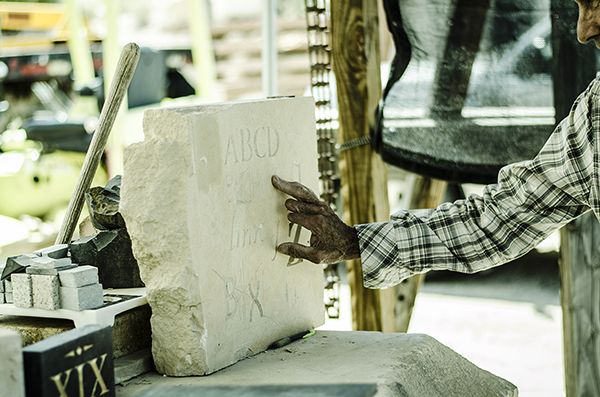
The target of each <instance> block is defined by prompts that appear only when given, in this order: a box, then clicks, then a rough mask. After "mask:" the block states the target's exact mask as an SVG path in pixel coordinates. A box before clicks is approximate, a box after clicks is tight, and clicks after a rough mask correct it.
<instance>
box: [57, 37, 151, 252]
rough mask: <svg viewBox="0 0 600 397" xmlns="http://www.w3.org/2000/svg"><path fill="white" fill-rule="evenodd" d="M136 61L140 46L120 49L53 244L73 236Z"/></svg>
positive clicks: (133, 45)
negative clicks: (96, 125) (106, 93)
mask: <svg viewBox="0 0 600 397" xmlns="http://www.w3.org/2000/svg"><path fill="white" fill-rule="evenodd" d="M139 59H140V47H139V46H138V45H137V44H135V43H129V44H127V45H126V46H125V47H124V48H123V50H122V52H121V56H120V58H119V62H118V63H117V68H116V71H115V75H114V78H113V81H112V83H111V85H110V90H109V92H108V96H107V98H106V102H105V103H104V106H103V107H102V112H100V118H99V120H98V128H97V129H96V131H95V132H94V136H93V138H92V142H91V143H90V147H89V149H88V151H87V154H86V156H85V160H84V162H83V167H82V168H81V172H80V174H79V179H77V184H76V185H75V191H74V192H73V196H72V197H71V201H70V202H69V206H68V207H67V213H66V214H65V217H64V219H63V223H62V225H61V227H60V230H59V232H58V236H57V237H56V244H66V243H68V242H69V241H70V240H71V237H73V232H74V231H75V227H76V226H77V222H78V220H79V216H80V215H81V209H82V207H83V202H84V200H85V192H86V190H87V189H89V188H90V185H91V184H92V180H93V179H94V175H95V174H96V170H97V169H98V164H99V163H100V159H101V158H102V154H103V153H104V148H105V147H106V142H107V141H108V137H109V135H110V131H111V129H112V126H113V124H114V122H115V119H116V117H117V113H118V112H119V108H120V107H121V103H122V102H123V98H124V97H125V94H126V93H127V88H128V87H129V83H130V82H131V78H132V77H133V73H134V72H135V68H136V66H137V63H138V60H139Z"/></svg>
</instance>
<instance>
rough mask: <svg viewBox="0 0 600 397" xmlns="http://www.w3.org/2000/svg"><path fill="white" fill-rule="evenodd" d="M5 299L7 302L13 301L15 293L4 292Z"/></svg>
mask: <svg viewBox="0 0 600 397" xmlns="http://www.w3.org/2000/svg"><path fill="white" fill-rule="evenodd" d="M4 300H5V301H6V303H13V294H12V292H5V293H4Z"/></svg>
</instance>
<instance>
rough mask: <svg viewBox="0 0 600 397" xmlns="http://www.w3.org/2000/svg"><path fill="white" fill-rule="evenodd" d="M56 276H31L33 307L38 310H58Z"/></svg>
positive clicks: (58, 298)
mask: <svg viewBox="0 0 600 397" xmlns="http://www.w3.org/2000/svg"><path fill="white" fill-rule="evenodd" d="M59 285H60V284H59V282H58V276H46V275H39V274H32V275H31V287H32V289H33V307H35V308H38V309H47V310H56V309H60V295H59V291H58V287H59Z"/></svg>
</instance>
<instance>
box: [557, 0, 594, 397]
mask: <svg viewBox="0 0 600 397" xmlns="http://www.w3.org/2000/svg"><path fill="white" fill-rule="evenodd" d="M550 6H551V16H552V18H551V19H552V53H553V56H552V77H553V81H554V107H555V109H556V120H557V122H559V121H560V120H562V119H563V118H564V117H565V116H567V114H568V113H569V110H570V108H571V105H572V104H573V101H575V99H576V98H577V96H578V95H579V94H580V93H581V92H582V91H583V90H585V88H586V87H587V85H588V84H589V83H590V81H591V80H592V79H593V78H594V77H595V75H596V61H595V54H594V52H595V51H596V49H595V48H594V46H593V43H590V44H588V45H581V44H579V43H577V34H576V24H577V13H578V10H577V5H576V4H575V3H574V2H565V1H562V0H552V1H551V3H550ZM560 237H561V246H560V260H559V267H560V300H561V305H562V309H563V347H564V363H565V389H566V392H567V397H579V396H600V334H599V333H598V331H597V330H598V329H600V316H599V315H598V313H599V312H600V255H599V250H600V225H599V224H598V220H597V219H596V217H595V216H594V215H593V214H592V213H591V212H590V213H588V214H585V215H583V216H581V217H580V218H578V219H576V220H575V221H573V222H571V223H570V224H569V225H567V226H565V227H564V228H563V229H562V230H561V234H560Z"/></svg>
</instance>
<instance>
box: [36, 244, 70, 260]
mask: <svg viewBox="0 0 600 397" xmlns="http://www.w3.org/2000/svg"><path fill="white" fill-rule="evenodd" d="M33 253H34V254H35V255H37V256H48V257H50V258H54V259H60V258H66V257H67V255H68V253H69V245H68V244H55V245H51V246H50V247H46V248H42V249H39V250H37V251H33Z"/></svg>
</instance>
